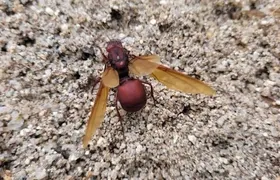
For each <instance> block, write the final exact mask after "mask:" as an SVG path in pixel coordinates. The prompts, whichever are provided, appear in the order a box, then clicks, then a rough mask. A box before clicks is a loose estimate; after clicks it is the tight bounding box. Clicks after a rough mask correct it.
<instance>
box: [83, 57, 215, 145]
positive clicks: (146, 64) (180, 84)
mask: <svg viewBox="0 0 280 180" xmlns="http://www.w3.org/2000/svg"><path fill="white" fill-rule="evenodd" d="M159 63H160V58H159V56H157V55H147V56H137V57H135V58H134V59H132V60H131V61H130V63H129V72H131V73H133V74H134V75H141V76H145V75H150V76H152V77H154V78H155V79H157V80H158V81H159V82H161V83H162V84H164V85H165V86H167V87H168V88H169V89H173V90H177V91H181V92H184V93H192V94H198V93H200V94H206V95H213V94H215V91H214V90H213V89H212V88H211V87H209V86H208V85H206V84H205V83H203V82H202V81H200V80H198V79H195V78H193V77H190V76H187V75H185V74H183V73H180V72H178V71H175V70H173V69H170V68H168V67H165V66H162V65H160V64H159ZM101 81H102V83H100V87H99V90H98V93H97V95H96V99H95V103H94V105H93V107H92V110H91V114H90V117H89V120H88V124H87V128H86V134H85V136H84V139H83V146H84V147H86V146H87V145H88V142H89V141H90V139H91V137H92V135H93V134H94V133H95V131H96V129H97V128H98V127H99V126H100V124H101V123H102V121H103V119H104V115H105V110H106V105H107V97H108V93H109V90H110V88H114V87H117V86H118V85H119V76H118V72H117V71H116V70H114V69H113V68H112V67H107V68H106V69H105V70H104V72H103V74H102V78H101Z"/></svg>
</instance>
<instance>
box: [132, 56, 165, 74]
mask: <svg viewBox="0 0 280 180" xmlns="http://www.w3.org/2000/svg"><path fill="white" fill-rule="evenodd" d="M159 62H160V58H159V56H157V55H147V56H136V57H135V58H133V59H132V60H131V61H130V63H129V66H128V68H129V71H130V72H131V73H133V74H135V75H139V76H145V75H149V74H151V73H152V72H153V71H154V70H155V69H156V68H157V67H158V66H159Z"/></svg>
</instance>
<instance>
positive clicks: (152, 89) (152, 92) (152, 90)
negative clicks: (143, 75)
mask: <svg viewBox="0 0 280 180" xmlns="http://www.w3.org/2000/svg"><path fill="white" fill-rule="evenodd" d="M140 81H141V80H140ZM141 82H142V83H144V84H147V85H149V86H150V87H151V96H152V98H153V100H154V105H156V103H157V101H156V99H155V97H154V88H153V86H152V85H151V84H150V83H148V82H145V81H141Z"/></svg>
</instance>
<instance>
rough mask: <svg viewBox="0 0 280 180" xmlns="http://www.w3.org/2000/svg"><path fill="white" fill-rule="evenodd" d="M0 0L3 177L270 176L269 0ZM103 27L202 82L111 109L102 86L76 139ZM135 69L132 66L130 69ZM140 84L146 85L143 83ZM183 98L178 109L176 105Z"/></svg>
mask: <svg viewBox="0 0 280 180" xmlns="http://www.w3.org/2000/svg"><path fill="white" fill-rule="evenodd" d="M151 2H152V1H147V0H143V1H141V2H139V1H136V0H135V1H134V2H130V3H120V2H119V1H117V0H108V1H107V2H103V1H102V2H97V1H96V2H95V1H91V0H71V1H70V0H68V1H59V0H38V1H36V2H33V1H30V0H20V1H19V0H14V1H8V0H6V1H5V0H4V1H0V19H1V21H0V34H1V37H0V47H1V51H0V53H1V64H0V67H1V69H0V83H1V85H0V118H1V121H0V132H1V134H0V151H1V154H0V174H1V176H3V177H5V178H9V177H12V178H13V179H24V178H27V179H40V180H41V179H68V180H70V179H82V178H84V179H86V178H89V177H93V179H262V180H267V179H276V178H277V177H278V178H279V176H280V133H279V130H280V115H279V114H280V109H279V108H277V107H276V106H272V104H270V103H268V102H266V101H265V100H264V99H263V98H262V96H269V97H272V98H274V99H275V100H278V103H279V99H280V73H279V72H280V43H279V42H280V26H279V24H280V9H279V8H280V2H279V0H268V1H267V0H244V1H242V0H241V1H238V0H231V1H227V2H224V1H223V0H220V1H219V0H215V1H210V0H201V1H198V0H192V1H190V0H186V1H182V0H179V1H174V2H173V1H169V0H161V1H158V2H156V1H155V2H153V3H151ZM109 39H121V40H122V42H123V44H124V45H125V47H126V48H127V49H128V50H130V51H131V53H133V54H135V55H139V54H158V55H159V56H160V57H161V62H162V63H163V64H165V65H167V66H170V67H172V68H174V69H176V70H179V71H183V72H185V73H186V74H193V75H196V77H198V78H200V79H201V80H203V81H204V82H206V83H208V84H209V85H211V86H212V87H213V88H214V89H215V90H216V91H217V95H215V96H213V97H209V96H204V95H191V94H184V93H180V92H176V91H172V90H169V89H167V88H165V87H164V86H163V85H161V84H160V83H158V82H157V81H156V80H154V79H152V78H150V77H146V80H147V81H149V82H151V83H152V85H153V86H154V90H155V96H156V98H157V100H158V103H157V105H156V106H154V104H153V101H152V99H151V98H149V99H148V102H147V105H146V106H145V108H144V109H143V110H141V111H139V112H137V113H127V112H125V111H123V110H122V111H121V114H122V115H123V118H124V121H123V122H124V133H125V139H124V138H123V136H122V132H121V126H120V123H119V121H118V117H117V113H116V110H115V107H114V101H113V100H114V91H111V93H110V97H109V101H108V105H107V110H106V115H105V119H104V122H103V124H102V126H101V127H100V128H99V130H98V131H97V133H96V134H95V136H94V137H93V138H92V140H91V141H90V144H89V147H88V148H86V149H83V148H82V142H81V141H82V137H83V135H84V131H85V127H86V122H87V119H88V116H89V113H90V109H91V106H92V104H93V102H94V99H95V95H96V93H97V89H98V87H96V88H95V90H94V91H93V93H92V92H91V87H92V84H93V82H94V80H95V79H96V78H97V77H98V76H99V75H100V73H101V72H102V69H103V64H102V62H101V60H102V56H101V53H100V51H99V50H98V49H97V48H96V47H95V44H97V45H99V46H100V47H102V48H103V50H105V46H106V42H107V41H109ZM141 78H142V79H143V77H141ZM147 91H148V94H150V93H149V92H150V91H149V89H147ZM188 106H190V110H188V111H184V112H183V113H181V112H182V111H183V110H184V108H185V110H186V109H188V108H187V107H188Z"/></svg>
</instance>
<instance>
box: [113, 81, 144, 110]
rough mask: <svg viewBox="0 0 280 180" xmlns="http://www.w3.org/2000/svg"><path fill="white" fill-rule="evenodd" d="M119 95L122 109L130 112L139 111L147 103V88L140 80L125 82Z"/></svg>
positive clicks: (120, 87)
mask: <svg viewBox="0 0 280 180" xmlns="http://www.w3.org/2000/svg"><path fill="white" fill-rule="evenodd" d="M117 93H118V94H117V97H118V100H119V102H120V103H121V106H122V108H123V109H124V110H126V111H128V112H135V111H139V110H140V109H142V108H143V107H144V106H145V104H146V102H147V97H146V91H145V87H144V85H143V84H142V83H141V81H139V80H138V79H131V80H127V81H125V82H123V84H121V85H120V86H119V87H118V92H117Z"/></svg>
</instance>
